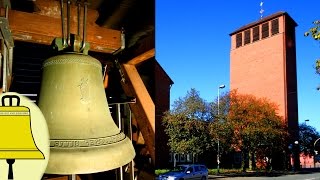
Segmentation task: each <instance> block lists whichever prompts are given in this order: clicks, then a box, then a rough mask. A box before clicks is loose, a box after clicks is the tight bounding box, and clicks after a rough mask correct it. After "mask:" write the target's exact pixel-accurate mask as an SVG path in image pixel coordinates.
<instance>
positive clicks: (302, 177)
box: [209, 172, 320, 180]
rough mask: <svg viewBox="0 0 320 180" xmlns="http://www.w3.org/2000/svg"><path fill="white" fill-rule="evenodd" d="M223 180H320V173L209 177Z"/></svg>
mask: <svg viewBox="0 0 320 180" xmlns="http://www.w3.org/2000/svg"><path fill="white" fill-rule="evenodd" d="M210 179H211V180H213V179H221V180H272V179H278V180H320V172H313V173H311V172H310V173H303V174H291V175H282V176H277V177H261V176H260V177H226V176H212V175H210V176H209V180H210Z"/></svg>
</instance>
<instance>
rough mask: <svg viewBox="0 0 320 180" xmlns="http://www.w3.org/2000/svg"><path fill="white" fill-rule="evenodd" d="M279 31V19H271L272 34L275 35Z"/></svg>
mask: <svg viewBox="0 0 320 180" xmlns="http://www.w3.org/2000/svg"><path fill="white" fill-rule="evenodd" d="M278 33H279V19H274V20H272V21H271V34H272V35H275V34H278Z"/></svg>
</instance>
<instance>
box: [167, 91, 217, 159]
mask: <svg viewBox="0 0 320 180" xmlns="http://www.w3.org/2000/svg"><path fill="white" fill-rule="evenodd" d="M208 117H209V116H208V104H207V103H206V102H205V101H204V100H203V99H202V98H201V97H200V94H199V92H198V91H196V90H195V89H194V88H192V89H191V90H190V91H188V92H187V95H186V96H185V97H183V98H178V100H176V101H175V102H174V103H173V108H172V110H171V111H167V112H165V114H164V117H163V124H164V126H165V132H166V134H167V135H168V136H169V142H168V145H169V147H170V149H171V151H172V152H175V153H194V154H202V153H203V152H204V151H205V150H207V149H209V148H210V146H211V144H212V143H211V138H210V136H209V132H208V130H207V127H208Z"/></svg>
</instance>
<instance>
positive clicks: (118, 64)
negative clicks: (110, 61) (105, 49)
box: [114, 59, 126, 83]
mask: <svg viewBox="0 0 320 180" xmlns="http://www.w3.org/2000/svg"><path fill="white" fill-rule="evenodd" d="M114 64H115V66H116V68H117V69H118V71H119V74H120V76H121V82H123V83H126V78H125V76H124V73H123V71H122V69H121V65H120V63H119V61H118V59H115V60H114Z"/></svg>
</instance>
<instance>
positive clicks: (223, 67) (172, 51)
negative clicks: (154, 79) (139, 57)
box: [156, 0, 320, 132]
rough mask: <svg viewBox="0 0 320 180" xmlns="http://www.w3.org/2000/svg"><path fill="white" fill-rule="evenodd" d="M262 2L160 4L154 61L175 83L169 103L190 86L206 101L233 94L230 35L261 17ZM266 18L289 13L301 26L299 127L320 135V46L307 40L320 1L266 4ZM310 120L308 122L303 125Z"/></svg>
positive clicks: (164, 0) (181, 0) (168, 0)
mask: <svg viewBox="0 0 320 180" xmlns="http://www.w3.org/2000/svg"><path fill="white" fill-rule="evenodd" d="M260 3H261V0H246V1H245V0H243V1H236V0H229V1H222V0H199V1H191V0H156V59H157V61H158V62H159V64H160V65H161V66H162V67H163V69H164V70H165V71H166V73H167V74H168V75H169V76H170V78H171V79H172V80H173V82H174V84H173V85H172V87H171V94H170V103H171V105H172V104H173V102H174V101H175V100H177V99H178V98H179V97H184V96H185V95H186V94H187V91H189V90H190V89H191V88H195V89H196V90H198V91H199V93H200V96H201V97H202V98H203V99H205V100H206V101H207V102H212V101H214V100H215V99H216V98H217V96H218V87H219V86H220V85H222V84H225V85H226V88H224V89H222V90H220V93H223V92H227V91H229V90H230V89H229V86H230V85H229V84H230V71H229V70H230V49H231V39H230V36H229V34H230V33H231V32H233V31H234V30H236V29H238V28H240V27H242V26H243V25H246V24H249V23H251V22H254V21H257V20H259V19H260V8H261V7H260ZM262 9H263V10H264V12H263V17H265V16H268V15H271V14H274V13H276V12H279V11H285V12H287V13H288V14H289V15H290V16H291V17H292V18H293V19H294V20H295V22H296V23H297V24H298V26H297V27H296V55H297V79H298V82H297V84H298V109H299V111H298V114H299V123H307V124H308V125H311V126H313V127H315V128H316V129H317V131H319V132H320V91H317V89H316V88H317V87H318V86H320V75H317V74H316V73H315V69H314V66H315V61H316V59H318V58H320V43H319V42H316V41H315V40H313V39H311V38H310V37H304V32H306V31H308V29H309V28H311V27H312V22H313V21H315V20H320V13H319V8H318V3H316V2H313V1H302V0H264V1H263V6H262ZM305 120H309V121H305Z"/></svg>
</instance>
